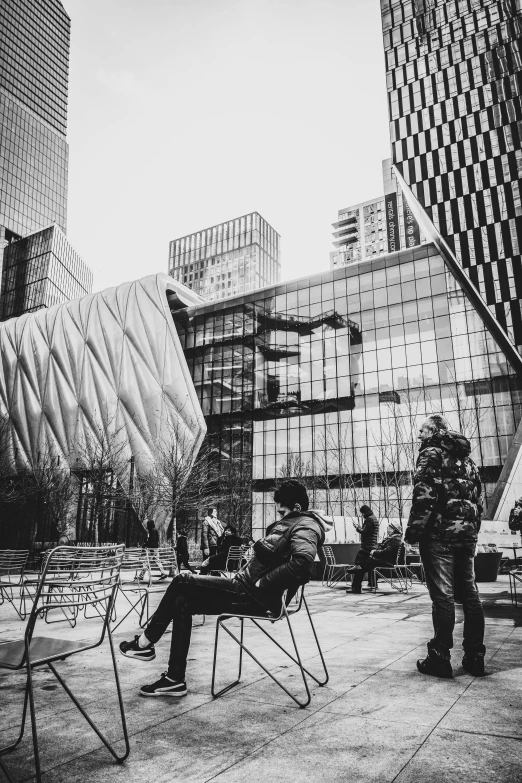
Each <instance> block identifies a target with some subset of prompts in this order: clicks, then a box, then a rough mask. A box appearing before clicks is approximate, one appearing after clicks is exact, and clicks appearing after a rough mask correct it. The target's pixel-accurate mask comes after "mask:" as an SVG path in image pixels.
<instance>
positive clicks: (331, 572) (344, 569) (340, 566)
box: [322, 544, 355, 587]
mask: <svg viewBox="0 0 522 783" xmlns="http://www.w3.org/2000/svg"><path fill="white" fill-rule="evenodd" d="M322 551H323V555H324V559H325V566H324V571H323V579H322V585H323V587H333V585H335V584H337V582H340V581H341V580H342V579H343V578H344V580H345V582H346V584H348V574H349V573H352V572H353V571H355V566H354V565H351V564H349V563H336V562H335V555H334V552H333V549H332V547H331V546H329V545H328V544H326V545H325V546H323V548H322Z"/></svg>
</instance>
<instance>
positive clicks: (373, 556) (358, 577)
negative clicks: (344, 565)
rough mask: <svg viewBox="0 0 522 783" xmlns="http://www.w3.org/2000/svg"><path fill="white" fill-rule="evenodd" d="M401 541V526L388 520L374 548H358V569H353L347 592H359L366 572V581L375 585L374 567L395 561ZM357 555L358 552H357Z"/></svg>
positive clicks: (388, 564) (393, 563)
mask: <svg viewBox="0 0 522 783" xmlns="http://www.w3.org/2000/svg"><path fill="white" fill-rule="evenodd" d="M401 541H402V528H401V527H399V525H396V524H395V523H394V522H390V524H389V525H388V529H387V531H386V538H384V539H383V540H382V541H381V543H380V544H378V546H377V548H376V549H372V550H371V552H365V551H363V550H360V552H361V558H360V566H361V568H360V570H359V571H354V573H353V582H352V589H351V590H347V591H346V592H347V593H350V592H351V593H360V592H361V587H362V583H363V579H364V574H365V573H368V582H369V583H370V584H373V585H375V582H374V580H375V574H374V573H373V572H374V569H375V568H378V567H379V566H391V565H395V563H396V562H397V553H398V551H399V547H400V545H401ZM357 555H359V552H358V553H357Z"/></svg>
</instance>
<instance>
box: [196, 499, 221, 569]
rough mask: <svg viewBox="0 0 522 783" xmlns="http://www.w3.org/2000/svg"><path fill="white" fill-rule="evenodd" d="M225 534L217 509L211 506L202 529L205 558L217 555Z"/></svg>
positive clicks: (202, 546) (202, 547) (202, 549)
mask: <svg viewBox="0 0 522 783" xmlns="http://www.w3.org/2000/svg"><path fill="white" fill-rule="evenodd" d="M223 532H224V527H223V525H222V524H221V522H220V521H219V519H218V512H217V508H214V506H211V507H210V508H209V509H208V510H207V515H206V517H205V519H204V520H203V527H202V529H201V551H202V552H203V556H204V557H205V558H207V557H214V555H217V551H218V546H219V541H220V539H221V536H222V535H223Z"/></svg>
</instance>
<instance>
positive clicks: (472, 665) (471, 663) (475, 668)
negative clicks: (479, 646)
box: [462, 653, 486, 677]
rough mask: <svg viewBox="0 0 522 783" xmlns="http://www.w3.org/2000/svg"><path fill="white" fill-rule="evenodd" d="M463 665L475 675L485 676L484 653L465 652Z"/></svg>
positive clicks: (469, 672)
mask: <svg viewBox="0 0 522 783" xmlns="http://www.w3.org/2000/svg"><path fill="white" fill-rule="evenodd" d="M462 666H463V668H464V670H465V671H467V672H468V674H471V675H472V676H473V677H484V675H485V673H486V672H485V671H484V653H464V658H463V659H462Z"/></svg>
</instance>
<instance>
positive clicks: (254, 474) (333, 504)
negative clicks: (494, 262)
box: [173, 244, 522, 536]
mask: <svg viewBox="0 0 522 783" xmlns="http://www.w3.org/2000/svg"><path fill="white" fill-rule="evenodd" d="M455 267H456V270H457V271H458V272H459V273H460V275H461V276H462V278H463V282H462V283H461V282H460V281H459V279H458V276H456V275H455V274H454V271H455ZM173 317H174V320H175V323H176V327H177V329H178V333H179V335H180V339H181V343H182V346H183V347H184V350H185V355H186V358H187V363H188V366H189V369H190V371H191V373H192V377H193V379H194V384H195V387H196V391H197V394H198V397H199V400H200V404H201V407H202V410H203V413H204V415H205V418H206V421H207V429H208V443H209V447H210V451H211V453H212V454H213V455H214V457H215V460H216V462H218V463H219V471H220V472H221V474H222V475H224V476H225V477H228V476H229V475H230V472H231V466H233V465H234V463H236V464H237V465H238V466H240V475H241V480H242V482H244V484H245V485H247V484H248V482H250V485H249V486H250V488H251V492H252V497H253V507H254V514H253V529H254V533H255V535H256V536H257V535H260V534H262V532H263V531H264V529H266V526H267V525H268V524H270V522H272V521H274V510H273V502H272V497H271V492H272V491H273V489H274V487H275V485H276V482H277V481H278V480H279V479H281V478H282V477H295V478H301V479H304V480H305V481H306V483H307V484H308V486H309V487H311V490H312V491H313V494H314V498H313V503H314V504H316V506H317V507H318V508H322V509H324V510H325V511H327V512H328V513H330V514H333V515H334V516H336V515H338V516H353V515H354V514H355V513H356V508H357V507H358V505H359V504H360V503H361V502H366V503H368V502H369V503H370V505H371V506H372V508H374V509H375V510H376V513H377V514H378V516H381V517H403V516H405V515H406V514H407V510H408V509H409V503H410V498H411V484H410V483H409V482H410V477H411V472H412V470H413V467H414V458H415V454H416V449H417V447H416V439H417V432H418V426H419V425H420V423H421V421H422V420H423V418H425V417H426V414H427V413H430V412H441V413H443V414H444V415H445V416H446V417H447V418H448V420H449V422H450V425H451V427H452V428H457V429H460V430H461V431H464V432H465V434H466V435H467V436H468V437H469V438H470V441H471V444H472V449H473V459H474V460H475V461H476V463H477V465H478V466H479V468H480V471H481V475H482V478H483V481H484V484H485V487H486V494H487V501H488V504H489V510H490V513H491V514H492V516H489V517H488V518H489V519H495V518H497V517H498V516H500V515H502V514H503V515H504V516H500V518H502V519H504V518H505V515H506V514H508V513H509V503H510V498H511V497H512V496H513V497H514V496H515V494H516V492H517V491H518V492H519V493H520V492H521V491H522V481H521V477H520V476H519V477H518V480H516V481H511V483H510V482H509V481H508V479H509V477H510V476H511V472H512V466H513V464H515V462H514V461H511V462H510V461H509V460H507V454H508V451H509V450H510V448H512V442H513V436H514V433H515V431H516V428H517V425H518V422H519V420H520V417H521V411H522V406H521V402H522V357H520V355H519V354H518V352H517V351H516V349H515V347H514V346H513V345H512V344H511V342H510V341H509V339H508V337H507V335H506V334H505V332H503V330H502V329H501V328H500V327H499V325H498V323H497V321H496V319H495V318H494V317H493V316H492V314H491V313H490V312H489V310H488V308H487V306H486V305H485V304H484V303H483V302H482V301H481V300H480V298H479V297H477V296H476V291H475V289H474V288H473V286H472V285H471V284H470V281H469V279H468V278H467V277H466V276H465V275H463V274H462V272H461V270H460V268H459V267H458V266H457V265H455V263H454V262H453V263H452V259H451V258H448V257H445V256H443V255H442V253H441V252H440V251H439V250H438V249H437V248H436V247H435V245H433V244H425V245H422V246H419V247H415V248H412V249H405V250H400V251H399V252H397V253H392V254H388V255H386V256H383V257H380V258H374V259H372V260H367V261H361V263H359V264H349V265H347V266H344V267H342V268H338V269H335V270H331V271H328V272H324V273H322V274H319V275H315V276H313V277H307V278H303V279H300V280H294V281H291V282H288V283H284V284H280V285H277V286H274V287H270V288H266V289H264V290H262V291H257V292H256V293H255V294H249V295H245V296H236V297H233V298H231V299H227V300H226V301H222V302H212V303H207V304H198V305H194V306H191V307H188V308H182V309H178V310H176V312H174V313H173ZM517 448H518V451H519V452H520V447H519V446H518V447H517ZM503 468H504V469H505V470H507V473H506V474H505V482H504V484H503V486H508V484H509V491H506V492H504V493H503V494H502V493H501V496H502V497H504V500H505V497H508V500H507V501H506V502H501V498H499V497H498V496H497V495H496V494H495V493H496V489H497V481H498V479H499V477H500V476H501V471H502V469H503ZM232 472H233V471H232ZM233 475H234V476H235V475H236V473H234V472H233ZM222 486H223V488H224V489H223V492H224V496H223V503H222V505H223V506H226V493H227V491H228V490H227V489H226V487H227V481H224V482H223V483H222ZM220 503H221V501H220ZM341 535H344V534H343V533H341Z"/></svg>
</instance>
